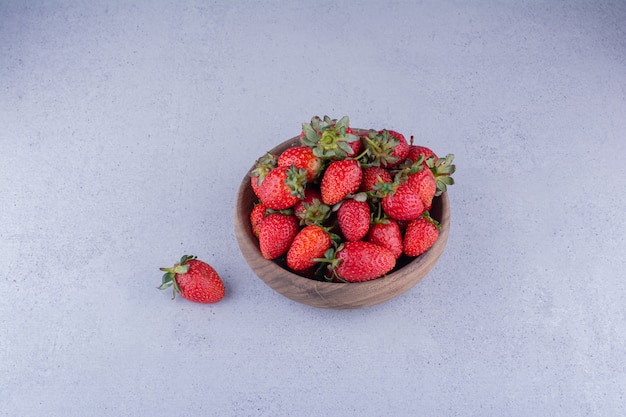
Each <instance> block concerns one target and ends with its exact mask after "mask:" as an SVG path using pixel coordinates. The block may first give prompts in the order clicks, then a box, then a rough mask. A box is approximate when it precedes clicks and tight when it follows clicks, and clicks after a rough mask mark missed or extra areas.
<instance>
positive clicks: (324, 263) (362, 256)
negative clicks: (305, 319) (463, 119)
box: [250, 116, 455, 282]
mask: <svg viewBox="0 0 626 417" xmlns="http://www.w3.org/2000/svg"><path fill="white" fill-rule="evenodd" d="M453 159H454V155H452V154H449V155H447V156H446V157H445V158H438V157H437V155H436V154H435V153H434V152H433V151H432V150H430V149H429V148H427V147H424V146H417V145H413V138H411V140H410V143H409V142H407V140H406V138H405V137H404V136H403V135H402V134H400V133H398V132H395V131H392V130H387V129H383V130H375V129H370V130H362V129H351V128H350V126H349V119H348V117H347V116H345V117H343V118H341V119H339V120H336V119H330V118H329V117H328V116H325V117H324V118H323V119H322V118H319V117H317V116H316V117H313V118H312V119H311V122H310V123H303V124H302V132H301V134H300V144H298V145H296V146H293V147H290V148H288V149H286V150H285V151H284V152H282V153H281V154H280V155H273V154H271V153H267V154H266V155H264V156H262V157H261V158H259V159H258V160H257V161H256V163H255V166H254V168H253V169H252V170H251V172H250V177H251V186H252V189H253V191H254V193H255V195H256V196H257V197H258V202H257V203H256V204H255V206H254V208H253V209H252V212H251V214H250V223H251V227H252V231H253V233H254V235H255V236H256V237H257V238H258V239H259V248H260V251H261V254H262V255H263V257H264V258H265V259H273V260H276V261H279V262H280V263H282V264H283V265H285V266H286V267H287V268H289V269H290V270H292V271H294V272H295V273H297V274H299V275H302V276H305V277H309V278H314V279H320V280H328V281H340V282H362V281H367V280H371V279H376V278H379V277H382V276H384V275H385V274H387V273H388V272H390V271H392V270H393V269H394V268H395V267H396V264H397V261H398V260H399V259H400V257H402V256H405V257H416V256H419V255H420V254H422V253H424V252H425V251H427V250H428V249H429V248H430V247H431V246H432V245H433V244H434V243H435V241H436V240H437V238H438V236H439V224H438V223H437V221H436V220H434V219H433V218H431V217H430V215H429V210H430V209H431V207H432V203H433V199H434V198H435V197H436V196H439V195H441V193H443V192H445V191H446V186H448V185H452V184H453V183H454V181H453V179H452V177H451V175H452V174H453V173H454V170H455V166H454V165H453V164H452V161H453Z"/></svg>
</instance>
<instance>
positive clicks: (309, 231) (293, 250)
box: [287, 225, 332, 272]
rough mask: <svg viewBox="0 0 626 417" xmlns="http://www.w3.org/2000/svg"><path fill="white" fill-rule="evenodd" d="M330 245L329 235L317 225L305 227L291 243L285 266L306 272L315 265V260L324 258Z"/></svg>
mask: <svg viewBox="0 0 626 417" xmlns="http://www.w3.org/2000/svg"><path fill="white" fill-rule="evenodd" d="M331 245H332V240H331V237H330V234H329V233H328V231H327V230H325V229H324V228H323V227H321V226H318V225H310V226H305V227H304V228H302V230H300V232H299V233H298V234H297V235H296V237H295V238H294V239H293V242H292V243H291V247H290V248H289V251H288V252H287V266H288V267H289V268H291V269H292V270H294V271H297V272H301V271H306V270H308V269H309V268H311V267H313V266H315V265H316V263H317V262H316V261H314V259H315V258H320V257H322V256H324V252H326V251H327V250H328V249H329V248H330V247H331Z"/></svg>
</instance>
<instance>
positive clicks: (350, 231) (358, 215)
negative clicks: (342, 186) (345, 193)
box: [337, 198, 370, 242]
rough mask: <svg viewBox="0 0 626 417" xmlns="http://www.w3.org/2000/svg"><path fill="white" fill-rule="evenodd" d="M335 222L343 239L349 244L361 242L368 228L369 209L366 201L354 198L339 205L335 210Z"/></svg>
mask: <svg viewBox="0 0 626 417" xmlns="http://www.w3.org/2000/svg"><path fill="white" fill-rule="evenodd" d="M337 221H338V223H339V228H340V229H341V233H342V234H343V237H344V238H345V239H346V240H347V241H349V242H355V241H357V240H361V239H363V238H364V237H365V235H367V231H368V230H369V228H370V207H369V204H367V201H359V200H356V199H354V198H350V199H347V200H345V201H343V202H342V203H341V206H340V207H339V210H337Z"/></svg>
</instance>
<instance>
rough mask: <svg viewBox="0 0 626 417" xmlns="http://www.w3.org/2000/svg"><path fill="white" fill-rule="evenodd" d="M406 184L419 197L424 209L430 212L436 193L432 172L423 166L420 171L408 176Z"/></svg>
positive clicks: (435, 182)
mask: <svg viewBox="0 0 626 417" xmlns="http://www.w3.org/2000/svg"><path fill="white" fill-rule="evenodd" d="M406 183H407V184H408V185H409V187H411V188H412V189H413V191H414V192H415V193H417V194H418V195H419V196H420V198H421V200H422V204H424V209H425V210H430V208H431V206H432V203H433V197H435V193H436V191H437V181H436V180H435V176H434V175H433V173H432V171H431V170H430V169H429V168H428V167H426V166H424V167H423V168H422V169H421V170H420V171H418V172H416V173H414V174H409V175H408V177H407V180H406Z"/></svg>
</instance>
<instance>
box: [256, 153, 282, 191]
mask: <svg viewBox="0 0 626 417" xmlns="http://www.w3.org/2000/svg"><path fill="white" fill-rule="evenodd" d="M277 164H278V159H277V158H276V156H275V155H272V154H271V153H269V152H267V153H266V154H265V155H263V156H262V157H260V158H259V159H257V160H256V161H255V163H254V168H253V169H252V170H251V171H250V176H252V177H257V178H258V180H257V181H258V182H257V183H258V184H259V185H261V183H262V182H263V180H264V179H265V176H266V175H267V174H269V172H270V171H271V170H272V169H274V168H275V167H276V165H277Z"/></svg>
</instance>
